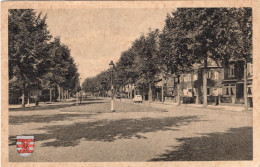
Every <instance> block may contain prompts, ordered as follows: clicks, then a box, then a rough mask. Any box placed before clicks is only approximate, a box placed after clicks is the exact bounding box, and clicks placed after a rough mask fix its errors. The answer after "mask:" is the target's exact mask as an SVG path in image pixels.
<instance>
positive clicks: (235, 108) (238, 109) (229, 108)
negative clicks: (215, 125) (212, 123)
mask: <svg viewBox="0 0 260 167" xmlns="http://www.w3.org/2000/svg"><path fill="white" fill-rule="evenodd" d="M122 102H128V103H132V100H131V99H122ZM143 103H144V104H149V102H148V101H144V102H143ZM150 104H155V105H156V107H163V106H166V105H167V106H169V105H173V106H176V107H190V108H202V109H209V110H218V111H236V112H245V108H244V106H243V105H237V106H225V105H217V106H214V105H208V106H207V107H204V106H203V104H181V105H180V106H178V104H177V103H173V102H164V103H162V102H158V101H153V102H152V103H150ZM252 111H253V108H249V109H248V111H247V112H252Z"/></svg>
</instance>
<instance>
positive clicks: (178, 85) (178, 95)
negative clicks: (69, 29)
mask: <svg viewBox="0 0 260 167" xmlns="http://www.w3.org/2000/svg"><path fill="white" fill-rule="evenodd" d="M180 91H181V87H180V76H178V81H177V105H178V106H179V105H181V94H180V93H181V92H180Z"/></svg>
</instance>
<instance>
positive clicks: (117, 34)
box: [38, 8, 172, 83]
mask: <svg viewBox="0 0 260 167" xmlns="http://www.w3.org/2000/svg"><path fill="white" fill-rule="evenodd" d="M171 11H172V9H149V8H145V9H130V8H129V9H128V8H127V9H118V8H114V9H111V8H107V9H104V8H102V9H98V8H94V9H55V10H54V9H48V10H39V11H38V12H42V14H47V24H48V29H49V31H50V33H51V34H52V35H53V37H57V36H59V37H60V38H61V42H62V43H64V44H66V45H67V46H68V47H69V48H70V49H71V56H72V57H73V58H74V60H75V63H76V64H77V66H78V71H79V74H80V82H81V83H82V82H83V81H84V80H85V79H86V78H87V77H93V76H96V75H97V74H98V73H100V72H101V71H103V70H106V69H108V68H109V65H108V64H109V63H110V61H111V60H112V61H114V63H116V62H117V61H118V59H119V57H120V54H121V52H123V51H125V50H127V49H128V48H130V47H131V44H132V42H133V41H134V40H135V39H137V38H138V37H139V36H140V35H141V34H143V33H144V34H146V33H147V32H148V31H149V28H150V29H152V30H153V29H156V28H158V29H159V30H162V29H163V26H164V24H165V19H166V15H167V13H170V12H171Z"/></svg>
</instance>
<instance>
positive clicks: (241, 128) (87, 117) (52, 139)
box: [9, 99, 253, 162]
mask: <svg viewBox="0 0 260 167" xmlns="http://www.w3.org/2000/svg"><path fill="white" fill-rule="evenodd" d="M115 109H116V110H117V111H116V112H115V113H111V112H110V101H109V100H108V99H105V100H92V101H86V102H83V104H82V105H79V106H76V105H74V104H73V103H63V104H57V105H56V104H52V105H45V106H40V107H38V108H31V109H30V108H27V109H25V110H20V109H16V108H15V109H11V110H10V111H9V114H10V116H9V124H10V125H9V134H10V137H9V139H10V140H9V153H10V154H9V155H10V156H9V159H10V161H48V162H49V161H59V162H61V161H70V162H73V161H84V162H85V161H92V162H93V161H176V160H248V159H252V125H253V121H252V112H235V111H233V112H230V111H221V110H211V109H202V108H196V107H195V108H192V107H183V106H181V107H177V106H172V105H162V104H148V103H145V104H132V103H129V102H127V101H122V102H119V101H118V100H117V101H116V102H115ZM16 135H34V136H35V151H34V153H33V154H32V155H31V156H30V157H21V156H19V155H18V154H17V151H16V145H15V142H16V141H15V137H16Z"/></svg>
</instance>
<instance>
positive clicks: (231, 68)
mask: <svg viewBox="0 0 260 167" xmlns="http://www.w3.org/2000/svg"><path fill="white" fill-rule="evenodd" d="M228 76H229V77H234V76H235V66H234V65H231V66H230V67H229V70H228Z"/></svg>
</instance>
